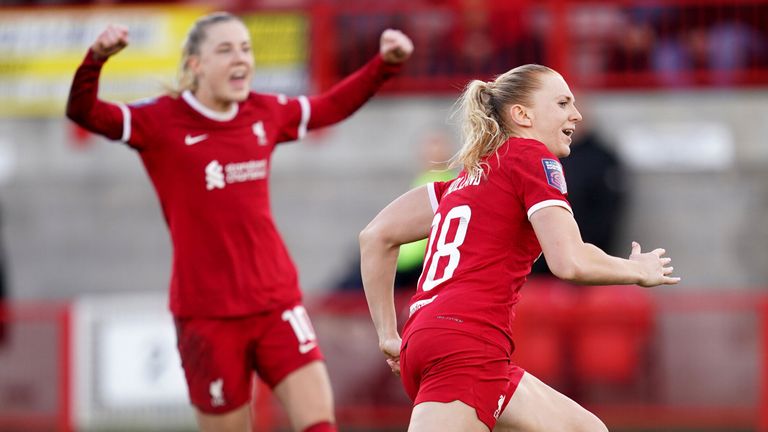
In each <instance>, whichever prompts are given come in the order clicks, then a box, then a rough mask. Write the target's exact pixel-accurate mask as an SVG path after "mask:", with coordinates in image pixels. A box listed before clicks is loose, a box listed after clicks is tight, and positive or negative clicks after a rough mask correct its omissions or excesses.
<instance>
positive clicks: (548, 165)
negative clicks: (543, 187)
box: [541, 159, 568, 195]
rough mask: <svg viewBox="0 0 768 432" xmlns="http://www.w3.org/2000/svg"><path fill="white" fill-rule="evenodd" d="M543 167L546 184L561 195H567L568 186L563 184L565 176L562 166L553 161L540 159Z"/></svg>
mask: <svg viewBox="0 0 768 432" xmlns="http://www.w3.org/2000/svg"><path fill="white" fill-rule="evenodd" d="M541 163H542V165H544V174H545V175H546V176H547V183H548V184H549V185H550V186H552V187H553V188H555V189H557V190H559V191H560V193H562V194H563V195H565V194H567V193H568V185H566V184H565V175H564V174H563V166H562V165H560V162H559V161H557V160H555V159H542V160H541Z"/></svg>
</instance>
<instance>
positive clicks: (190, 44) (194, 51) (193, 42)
mask: <svg viewBox="0 0 768 432" xmlns="http://www.w3.org/2000/svg"><path fill="white" fill-rule="evenodd" d="M233 20H234V21H240V22H241V23H242V20H241V19H240V18H239V17H237V16H235V15H232V14H231V13H229V12H213V13H210V14H208V15H205V16H203V17H200V18H198V19H197V21H195V23H194V24H193V25H192V28H190V29H189V33H187V38H186V39H185V40H184V45H183V46H182V49H181V61H180V62H179V72H178V78H177V79H176V84H175V86H173V88H171V89H170V93H171V94H172V95H173V96H176V97H178V96H179V95H180V94H181V93H182V92H184V91H185V90H190V91H193V92H194V91H195V90H197V79H196V77H195V76H194V74H193V73H192V71H191V70H189V58H190V57H192V56H193V55H200V45H202V44H203V41H205V38H206V36H208V28H209V27H211V26H212V25H214V24H218V23H222V22H228V21H233Z"/></svg>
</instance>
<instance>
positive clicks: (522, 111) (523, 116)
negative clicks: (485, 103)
mask: <svg viewBox="0 0 768 432" xmlns="http://www.w3.org/2000/svg"><path fill="white" fill-rule="evenodd" d="M507 113H508V114H509V119H510V120H512V123H513V124H515V125H517V126H522V127H531V126H533V122H532V121H531V117H530V115H529V111H528V109H527V108H526V107H524V106H522V105H520V104H514V105H512V106H510V107H509V108H508V109H507Z"/></svg>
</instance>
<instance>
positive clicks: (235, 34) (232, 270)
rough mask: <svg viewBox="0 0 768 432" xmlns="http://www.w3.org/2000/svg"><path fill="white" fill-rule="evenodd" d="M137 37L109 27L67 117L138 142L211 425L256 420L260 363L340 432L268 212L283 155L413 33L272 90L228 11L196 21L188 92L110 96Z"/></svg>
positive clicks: (340, 107) (354, 102) (370, 88)
mask: <svg viewBox="0 0 768 432" xmlns="http://www.w3.org/2000/svg"><path fill="white" fill-rule="evenodd" d="M127 45H128V29H127V28H125V27H123V26H119V25H110V26H108V27H107V28H106V30H104V32H103V33H101V34H100V35H99V36H98V37H97V39H96V41H94V43H93V45H92V46H91V48H90V50H89V51H88V54H87V55H86V57H85V59H84V60H83V63H82V64H81V65H80V67H79V68H78V70H77V72H76V73H75V77H74V81H73V83H72V89H71V91H70V96H69V101H68V104H67V116H68V117H69V118H70V119H72V120H73V121H74V122H76V123H78V124H79V125H81V126H83V127H84V128H86V129H88V130H90V131H93V132H95V133H99V134H101V135H103V136H105V137H107V138H110V139H114V140H118V139H119V140H121V141H123V142H125V143H126V144H127V145H128V146H130V147H131V148H133V149H134V150H136V151H137V152H138V154H139V155H140V156H141V160H142V162H143V163H144V166H145V168H146V170H147V173H148V174H149V176H150V178H151V180H152V183H153V185H154V187H155V191H156V192H157V196H158V198H159V200H160V203H161V207H162V210H163V215H164V216H165V220H166V222H167V224H168V228H169V230H170V234H171V240H172V242H173V272H172V277H171V283H170V285H171V288H170V291H171V292H170V308H171V312H172V313H173V316H174V319H175V321H176V331H177V339H178V348H179V353H180V354H181V360H182V366H183V368H184V372H185V374H186V379H187V386H188V388H189V396H190V399H191V401H192V404H193V405H194V406H195V409H196V414H197V420H198V425H199V427H200V430H202V431H211V432H214V431H215V432H229V431H232V432H246V431H249V430H251V428H250V426H249V423H250V418H249V409H248V401H249V399H250V396H251V394H252V388H251V386H252V379H251V378H252V374H253V372H254V371H255V372H256V373H257V374H258V375H259V377H260V378H261V379H262V380H263V381H264V382H265V383H266V384H267V385H268V386H269V387H270V388H271V389H272V391H273V393H274V394H275V396H276V397H277V399H278V400H279V401H280V402H281V404H282V406H283V407H284V408H285V410H286V412H287V414H288V418H289V419H290V422H291V426H292V428H293V429H294V430H296V431H308V432H333V431H336V426H335V421H334V413H333V397H332V393H331V388H330V383H329V379H328V372H327V370H326V367H325V363H324V362H323V356H322V353H321V352H320V349H319V348H318V346H317V338H316V335H315V333H314V330H313V329H312V324H311V323H310V321H309V317H308V315H307V312H306V310H305V309H304V306H303V305H302V299H301V292H300V290H299V281H298V276H297V272H296V268H295V266H294V264H293V261H292V260H291V258H290V257H289V255H288V251H287V249H286V247H285V245H284V243H283V241H282V239H281V237H280V234H279V233H278V231H277V228H276V226H275V223H274V221H273V218H272V214H271V210H270V204H269V185H268V179H269V173H270V171H271V155H272V152H273V151H274V150H275V149H276V147H277V144H278V143H281V142H287V141H293V140H296V139H300V138H302V137H303V136H304V135H305V134H306V132H307V131H308V130H311V129H315V128H320V127H324V126H328V125H331V124H334V123H337V122H339V121H341V120H343V119H345V118H347V117H348V116H350V115H351V114H352V113H354V112H355V111H356V110H357V109H358V108H360V107H361V106H362V105H363V104H364V103H365V102H366V101H367V100H368V99H370V98H371V97H372V96H373V95H374V93H375V92H376V91H377V90H378V89H379V87H380V86H381V85H382V84H383V83H384V81H386V80H387V79H388V78H390V77H391V76H393V75H394V74H396V73H397V72H398V70H399V69H400V67H401V64H402V63H403V62H404V61H405V60H407V59H408V57H409V56H410V54H411V52H412V51H413V45H412V43H411V41H410V39H408V37H407V36H405V35H404V34H403V33H401V32H399V31H396V30H385V31H384V32H383V33H382V35H381V39H380V48H379V53H377V54H376V55H375V56H374V58H373V59H371V61H369V62H368V63H367V64H366V65H364V66H363V67H362V68H361V69H360V70H358V71H357V72H355V73H353V74H352V75H350V76H349V77H347V78H346V79H345V80H343V81H342V82H340V83H339V84H337V85H336V86H334V87H333V88H331V89H330V90H328V91H327V92H326V93H323V94H321V95H318V96H312V97H305V96H299V97H295V98H293V97H286V96H284V95H269V94H261V93H256V92H253V91H251V90H250V83H251V78H252V77H253V69H254V59H253V53H252V51H251V41H250V35H249V32H248V29H247V28H246V26H245V25H244V24H243V23H242V22H241V21H240V19H239V18H237V17H235V16H234V15H231V14H229V13H225V12H217V13H213V14H210V15H207V16H204V17H202V18H200V19H199V20H198V21H197V22H196V23H195V24H194V25H193V27H192V28H191V30H190V31H189V34H188V36H187V40H186V42H185V44H184V48H183V55H182V62H181V70H180V77H179V83H178V88H177V89H176V90H177V91H174V92H170V93H169V94H167V95H162V96H160V97H157V98H154V99H149V100H145V101H141V102H139V103H135V104H128V105H125V104H120V103H109V102H105V101H102V100H100V99H98V97H97V93H98V86H99V73H100V71H101V68H102V66H103V65H104V63H105V62H106V61H107V59H108V58H109V57H111V56H113V55H115V54H117V53H118V52H119V51H121V50H122V49H123V48H125V47H126V46H127Z"/></svg>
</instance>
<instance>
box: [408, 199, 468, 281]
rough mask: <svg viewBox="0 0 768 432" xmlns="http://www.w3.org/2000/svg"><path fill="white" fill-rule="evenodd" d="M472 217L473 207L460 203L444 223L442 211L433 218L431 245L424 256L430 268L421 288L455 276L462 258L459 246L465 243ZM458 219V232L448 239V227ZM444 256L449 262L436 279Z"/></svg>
mask: <svg viewBox="0 0 768 432" xmlns="http://www.w3.org/2000/svg"><path fill="white" fill-rule="evenodd" d="M471 217H472V209H470V208H469V206H468V205H460V206H458V207H454V208H452V209H451V210H449V211H448V214H446V215H445V220H443V221H442V224H441V219H442V215H441V214H440V213H437V214H436V215H435V218H434V219H432V232H430V233H429V247H428V248H427V256H426V257H425V258H424V263H425V265H429V269H428V270H427V273H426V275H425V276H424V282H423V283H422V284H421V289H423V290H424V291H429V290H431V289H432V288H434V287H436V286H437V285H439V284H441V283H443V282H445V281H447V280H448V279H450V278H451V277H452V276H453V272H454V271H456V267H458V266H459V260H460V259H461V252H459V246H461V245H462V244H463V243H464V238H465V237H466V235H467V227H469V220H470V218H471ZM457 219H458V227H457V228H456V234H455V235H454V236H453V239H452V240H451V241H446V237H447V236H448V229H449V228H450V226H451V223H452V222H453V221H454V220H457ZM435 239H437V245H435V244H434V243H435ZM432 246H435V251H434V253H432ZM443 257H447V258H448V263H447V264H446V265H445V269H443V275H442V276H441V277H440V278H437V279H435V274H436V273H437V267H438V263H439V262H440V259H441V258H443Z"/></svg>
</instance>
